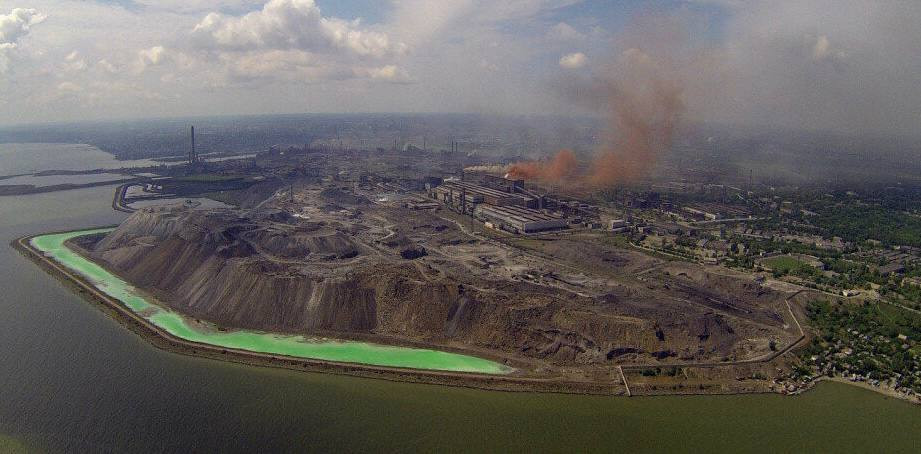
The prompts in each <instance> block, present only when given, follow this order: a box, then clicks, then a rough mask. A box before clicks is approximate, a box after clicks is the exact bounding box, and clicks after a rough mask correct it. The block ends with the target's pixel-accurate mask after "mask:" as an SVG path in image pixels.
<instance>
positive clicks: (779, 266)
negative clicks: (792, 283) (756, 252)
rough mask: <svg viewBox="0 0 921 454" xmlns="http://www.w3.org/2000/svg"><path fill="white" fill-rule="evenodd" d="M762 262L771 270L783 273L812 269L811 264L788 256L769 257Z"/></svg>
mask: <svg viewBox="0 0 921 454" xmlns="http://www.w3.org/2000/svg"><path fill="white" fill-rule="evenodd" d="M763 263H764V265H766V266H768V267H770V268H771V269H772V270H774V271H777V272H779V273H783V274H794V273H796V272H797V271H801V270H802V271H807V272H808V271H811V270H812V266H810V265H807V264H805V263H803V262H801V261H799V260H797V259H795V258H793V257H788V256H780V257H771V258H769V259H766V260H764V262H763Z"/></svg>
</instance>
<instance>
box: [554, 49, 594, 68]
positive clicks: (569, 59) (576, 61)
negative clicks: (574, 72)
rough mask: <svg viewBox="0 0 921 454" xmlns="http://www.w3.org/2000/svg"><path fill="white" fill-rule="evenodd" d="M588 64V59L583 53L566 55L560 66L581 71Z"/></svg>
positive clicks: (562, 58)
mask: <svg viewBox="0 0 921 454" xmlns="http://www.w3.org/2000/svg"><path fill="white" fill-rule="evenodd" d="M586 63H588V57H586V56H585V54H583V53H582V52H574V53H571V54H566V55H564V56H562V57H561V58H560V66H562V67H564V68H566V69H579V68H581V67H583V66H585V65H586Z"/></svg>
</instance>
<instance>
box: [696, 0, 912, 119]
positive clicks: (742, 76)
mask: <svg viewBox="0 0 921 454" xmlns="http://www.w3.org/2000/svg"><path fill="white" fill-rule="evenodd" d="M919 21H921V3H919V2H862V1H853V0H814V1H809V2H802V1H797V0H777V1H772V2H746V3H742V4H740V5H735V6H734V7H732V9H731V15H730V16H729V18H728V19H727V22H726V24H725V30H726V32H725V38H724V39H725V45H724V46H723V48H722V52H723V58H722V60H721V62H720V64H719V65H718V66H719V70H720V71H722V73H723V76H722V77H725V78H726V83H725V84H724V86H723V89H722V92H723V96H720V97H719V98H720V99H719V100H717V99H716V98H710V100H709V101H708V103H707V104H708V105H704V104H700V105H701V106H703V107H705V108H707V110H708V111H709V112H708V116H709V117H710V118H713V119H716V120H719V121H729V122H741V123H746V124H752V125H768V126H775V127H789V128H804V129H814V130H831V131H842V132H855V131H859V132H872V133H880V132H882V133H914V132H915V131H917V125H918V124H919V122H921V114H919V113H918V112H919V111H918V107H917V106H918V105H921V90H919V88H918V87H919V86H921V59H918V58H916V56H917V55H921V28H919V27H917V26H916V24H917V23H918V22H919ZM708 71H709V72H710V73H711V74H712V71H713V69H709V70H708ZM703 75H704V74H702V75H701V77H703ZM717 101H719V102H717Z"/></svg>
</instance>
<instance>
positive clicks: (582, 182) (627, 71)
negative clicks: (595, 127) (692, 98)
mask: <svg viewBox="0 0 921 454" xmlns="http://www.w3.org/2000/svg"><path fill="white" fill-rule="evenodd" d="M647 25H649V24H647ZM654 25H655V26H654V27H633V28H632V30H643V31H641V32H639V33H636V32H634V33H633V34H632V36H627V37H625V38H624V39H623V44H626V45H627V47H626V50H624V51H622V52H620V54H619V55H618V56H617V57H616V58H615V59H614V61H613V62H612V63H611V64H609V65H606V66H605V67H604V68H601V69H599V70H597V71H596V73H595V74H594V76H593V77H591V78H590V79H583V80H569V81H567V83H566V85H567V89H566V90H565V92H566V101H567V102H571V103H575V104H580V105H585V106H589V107H591V108H593V109H595V110H597V111H600V112H602V113H604V114H605V116H606V117H607V131H606V136H605V138H604V139H603V141H602V143H601V145H600V146H599V147H598V148H597V149H596V150H595V151H594V155H593V156H592V157H591V158H589V159H587V160H586V161H585V162H584V163H580V162H579V161H578V160H577V159H576V156H575V154H573V152H572V151H569V150H563V151H560V152H559V153H558V154H557V155H556V156H555V157H554V158H553V159H551V160H549V161H529V162H519V163H516V164H513V165H512V167H511V171H510V172H509V173H510V176H511V177H516V178H524V179H529V180H537V181H543V182H551V183H562V184H568V185H570V186H581V187H593V188H602V187H610V186H614V185H617V184H621V183H629V182H631V181H634V180H636V179H639V178H643V177H644V176H647V175H648V174H649V173H650V171H651V170H653V168H654V167H655V165H656V163H657V161H658V159H659V158H660V156H661V155H662V154H663V153H665V152H666V151H668V150H669V148H670V147H671V145H672V141H673V139H674V137H675V132H676V130H677V128H678V127H679V125H680V123H681V119H682V116H683V114H684V112H685V103H684V92H685V83H684V77H683V73H684V72H685V71H684V70H683V69H682V65H679V64H678V63H676V62H679V61H682V60H683V59H681V58H676V57H675V55H674V54H675V53H676V52H678V50H677V49H679V48H680V47H681V46H680V45H679V44H676V43H675V41H678V40H680V39H681V36H682V34H681V33H680V32H677V31H675V27H674V25H675V24H668V23H661V22H656V23H655V24H654ZM650 29H653V30H657V35H656V36H653V37H650V36H649V33H648V32H647V31H646V30H650ZM663 30H664V32H663Z"/></svg>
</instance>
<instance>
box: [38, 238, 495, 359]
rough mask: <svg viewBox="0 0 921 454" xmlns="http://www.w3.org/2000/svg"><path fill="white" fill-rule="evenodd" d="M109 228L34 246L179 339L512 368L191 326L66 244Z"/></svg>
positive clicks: (444, 355) (438, 354)
mask: <svg viewBox="0 0 921 454" xmlns="http://www.w3.org/2000/svg"><path fill="white" fill-rule="evenodd" d="M111 230H112V229H93V230H81V231H74V232H67V233H56V234H49V235H41V236H37V237H34V238H32V240H31V244H32V246H33V247H35V248H36V249H39V250H41V251H43V252H44V253H45V254H46V255H48V256H50V257H52V258H54V260H55V261H57V262H58V263H61V264H63V265H64V266H66V267H68V268H69V269H71V270H73V271H74V272H76V273H79V274H80V275H82V276H83V277H85V278H86V279H87V280H88V281H90V282H91V283H92V284H93V285H95V286H96V288H98V289H99V290H100V291H102V292H104V293H105V294H107V295H109V296H111V297H113V298H115V299H117V300H119V301H121V302H122V304H124V305H125V307H127V308H128V309H130V310H131V311H133V312H134V313H136V314H138V315H140V316H142V317H144V318H145V319H146V320H148V321H150V322H151V323H153V324H154V325H156V326H158V327H159V328H161V329H163V330H164V331H166V332H168V333H170V334H172V335H173V336H176V337H178V338H180V339H185V340H188V341H192V342H198V343H202V344H209V345H214V346H218V347H225V348H233V349H239V350H246V351H251V352H258V353H269V354H278V355H286V356H293V357H298V358H310V359H320V360H327V361H339V362H349V363H360V364H370V365H376V366H391V367H405V368H411V369H428V370H441V371H452V372H477V373H484V374H505V373H509V372H511V371H512V369H511V368H509V367H507V366H505V365H502V364H499V363H496V362H493V361H489V360H486V359H483V358H477V357H474V356H467V355H460V354H456V353H448V352H442V351H437V350H428V349H420V348H407V347H393V346H386V345H377V344H371V343H367V342H353V341H336V340H325V339H324V340H320V339H309V338H305V337H304V336H300V335H283V334H276V333H267V332H259V331H250V330H238V331H218V330H216V329H212V328H213V327H202V328H199V327H198V326H197V325H198V324H195V325H193V324H192V323H191V322H190V320H189V319H188V318H186V317H184V316H183V315H181V314H179V313H176V312H173V311H170V310H167V309H165V308H163V307H161V306H158V305H156V304H153V303H151V302H149V301H147V300H146V299H145V298H144V297H143V296H142V294H141V293H140V292H138V290H137V289H136V288H134V287H132V286H131V285H130V284H128V283H127V282H125V281H124V280H122V279H120V278H118V277H117V276H115V275H113V274H111V273H109V272H108V271H106V270H105V269H104V268H102V267H101V266H99V265H97V264H95V263H93V262H91V261H89V260H87V259H85V258H83V257H82V256H80V255H79V254H77V253H76V252H74V251H72V250H71V249H69V248H68V247H67V246H66V245H65V244H64V243H65V241H67V240H69V239H71V238H75V237H78V236H83V235H91V234H95V233H105V232H108V231H111Z"/></svg>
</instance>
